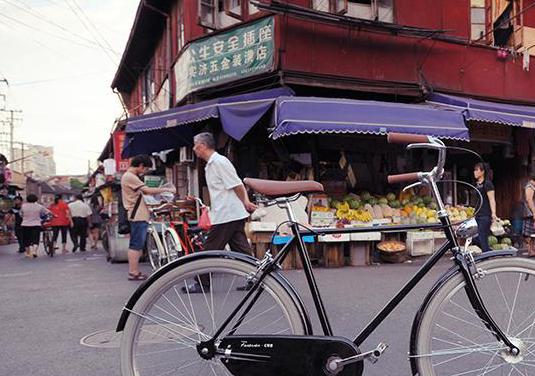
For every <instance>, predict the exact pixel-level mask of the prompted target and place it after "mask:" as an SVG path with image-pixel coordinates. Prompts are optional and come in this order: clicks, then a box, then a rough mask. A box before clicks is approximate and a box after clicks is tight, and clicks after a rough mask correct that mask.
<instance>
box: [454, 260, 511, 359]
mask: <svg viewBox="0 0 535 376" xmlns="http://www.w3.org/2000/svg"><path fill="white" fill-rule="evenodd" d="M454 255H455V263H456V264H457V265H458V266H459V268H460V269H461V272H462V274H463V277H464V279H465V281H466V286H465V291H466V294H467V296H468V300H469V301H470V304H471V305H472V308H474V311H475V312H476V314H477V315H478V317H479V318H480V319H481V321H483V324H484V325H485V326H486V327H487V328H488V329H489V330H490V331H491V332H492V333H493V334H494V336H495V337H496V339H498V340H499V341H501V342H503V343H504V344H505V345H506V346H507V347H509V351H510V352H511V354H512V355H518V354H519V353H520V349H519V348H518V347H517V346H515V345H514V344H513V343H512V342H511V340H510V339H509V338H508V337H507V335H506V334H505V333H504V332H503V331H502V330H501V328H500V327H499V326H498V324H497V323H496V322H495V321H494V319H493V318H492V317H491V315H490V313H489V311H488V310H487V307H486V306H485V303H484V302H483V299H482V298H481V295H480V294H479V290H478V288H477V285H476V282H475V278H474V275H473V273H472V271H471V264H473V265H474V266H475V263H474V262H473V259H472V261H470V262H469V260H467V258H466V256H465V255H464V254H463V253H462V252H460V251H457V252H455V253H454ZM478 275H479V274H478Z"/></svg>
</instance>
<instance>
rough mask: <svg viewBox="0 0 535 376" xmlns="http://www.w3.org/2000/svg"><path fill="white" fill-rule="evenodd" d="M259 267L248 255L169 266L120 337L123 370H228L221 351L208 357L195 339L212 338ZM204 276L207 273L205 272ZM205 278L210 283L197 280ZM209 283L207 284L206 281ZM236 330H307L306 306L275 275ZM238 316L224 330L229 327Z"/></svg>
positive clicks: (143, 375)
mask: <svg viewBox="0 0 535 376" xmlns="http://www.w3.org/2000/svg"><path fill="white" fill-rule="evenodd" d="M255 270H256V268H255V267H254V266H253V265H251V264H248V263H246V262H244V261H240V260H233V259H226V258H209V259H202V260H195V261H192V262H189V263H186V264H183V265H180V266H178V267H176V268H175V269H172V270H170V271H169V272H168V273H167V274H165V275H164V276H162V277H161V278H160V279H158V280H156V281H155V282H154V283H153V284H152V285H151V286H150V287H149V288H148V289H147V290H146V292H145V293H144V294H143V295H142V296H141V297H140V299H139V300H138V302H137V303H136V305H135V306H134V307H133V309H132V312H131V314H130V317H129V319H128V321H127V323H126V326H125V329H124V332H123V337H122V342H121V370H122V374H123V375H124V376H134V375H135V376H149V375H175V374H176V375H181V376H187V375H191V376H193V375H213V376H219V375H230V373H229V371H228V370H227V369H226V368H225V366H224V365H223V363H222V359H220V358H219V356H216V357H215V358H213V359H211V360H205V359H202V358H201V357H200V355H199V354H198V353H197V349H196V345H197V344H198V343H199V342H201V341H204V340H207V339H210V338H211V335H213V334H214V333H215V332H216V330H217V328H218V327H219V325H220V324H221V323H222V322H223V321H224V320H225V319H226V318H227V316H228V315H229V314H230V313H231V312H232V310H233V309H234V308H235V307H236V305H237V304H238V303H239V302H240V301H241V299H242V298H243V297H244V296H245V294H246V293H247V291H244V290H243V289H239V287H242V286H245V285H246V283H247V277H248V276H249V275H250V273H252V272H254V271H255ZM201 276H203V277H201ZM198 280H205V282H206V286H203V285H202V284H200V285H199V288H200V290H194V289H193V287H192V286H193V285H194V283H195V282H196V281H198ZM208 286H209V287H208ZM262 286H263V291H262V294H261V295H260V297H259V298H258V300H257V301H256V303H255V305H254V306H253V307H252V309H251V310H250V311H249V312H248V313H247V315H246V316H245V318H244V320H243V322H242V323H241V325H239V327H238V329H237V331H236V334H288V335H290V334H296V335H299V334H305V326H304V325H305V324H304V322H305V321H304V317H303V315H304V314H303V312H302V311H301V310H300V309H299V308H298V307H297V306H296V304H295V302H294V300H293V299H292V297H291V296H290V295H289V293H288V292H287V291H286V289H285V288H284V286H282V285H281V284H280V283H279V282H278V281H277V280H276V279H275V278H274V277H272V276H266V278H265V279H264V281H263V285H262ZM238 318H239V316H238V317H235V318H234V319H233V320H232V322H231V323H230V325H229V326H228V327H227V328H226V330H225V332H224V333H223V335H222V336H221V338H223V337H224V336H225V334H226V333H228V332H229V331H230V330H231V329H232V327H233V324H234V323H236V321H237V319H238Z"/></svg>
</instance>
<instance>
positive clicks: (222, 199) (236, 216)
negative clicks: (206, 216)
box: [204, 152, 249, 225]
mask: <svg viewBox="0 0 535 376" xmlns="http://www.w3.org/2000/svg"><path fill="white" fill-rule="evenodd" d="M204 171H205V173H206V183H207V185H208V191H209V192H210V205H211V208H210V221H211V222H212V224H214V225H217V224H221V223H228V222H232V221H237V220H240V219H244V218H247V217H248V216H249V213H248V212H247V210H246V209H245V206H244V205H243V203H242V202H241V200H240V199H239V197H238V195H237V194H236V192H234V188H235V187H237V186H239V185H240V184H242V181H241V179H240V178H239V176H238V174H237V173H236V169H235V168H234V166H233V165H232V163H231V162H230V161H229V160H228V159H227V158H226V157H224V156H222V155H221V154H219V153H217V152H214V154H212V156H211V157H210V159H209V160H208V162H207V163H206V167H205V168H204Z"/></svg>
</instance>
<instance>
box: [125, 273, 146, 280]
mask: <svg viewBox="0 0 535 376" xmlns="http://www.w3.org/2000/svg"><path fill="white" fill-rule="evenodd" d="M146 279H147V275H146V274H143V273H141V272H139V273H137V274H136V273H128V280H129V281H144V280H146Z"/></svg>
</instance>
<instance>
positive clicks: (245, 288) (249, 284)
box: [236, 282, 254, 291]
mask: <svg viewBox="0 0 535 376" xmlns="http://www.w3.org/2000/svg"><path fill="white" fill-rule="evenodd" d="M253 285H254V283H253V282H247V283H246V284H245V285H243V286H238V287H236V291H249V290H250V289H252V288H253Z"/></svg>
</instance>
